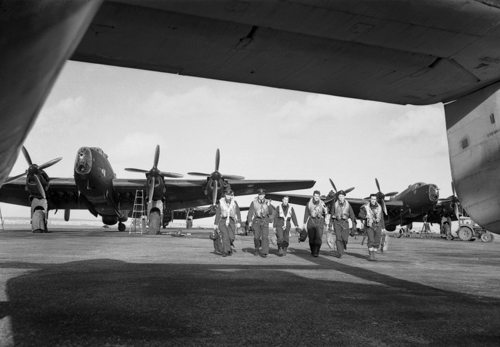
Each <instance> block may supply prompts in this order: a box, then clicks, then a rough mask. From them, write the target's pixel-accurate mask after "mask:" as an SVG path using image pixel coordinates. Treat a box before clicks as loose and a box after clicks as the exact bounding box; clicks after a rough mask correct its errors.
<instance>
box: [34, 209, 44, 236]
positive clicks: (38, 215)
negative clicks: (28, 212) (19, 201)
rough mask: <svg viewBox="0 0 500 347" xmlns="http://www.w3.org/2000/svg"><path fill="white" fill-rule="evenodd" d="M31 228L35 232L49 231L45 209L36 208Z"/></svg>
mask: <svg viewBox="0 0 500 347" xmlns="http://www.w3.org/2000/svg"><path fill="white" fill-rule="evenodd" d="M31 229H32V230H33V232H34V233H44V232H47V225H46V224H45V211H44V210H35V212H33V217H32V218H31Z"/></svg>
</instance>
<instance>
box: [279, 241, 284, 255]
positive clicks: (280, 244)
mask: <svg viewBox="0 0 500 347" xmlns="http://www.w3.org/2000/svg"><path fill="white" fill-rule="evenodd" d="M283 248H284V247H283V243H282V242H278V255H279V256H280V257H281V256H283Z"/></svg>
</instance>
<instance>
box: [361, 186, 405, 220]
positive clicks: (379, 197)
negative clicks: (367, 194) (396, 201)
mask: <svg viewBox="0 0 500 347" xmlns="http://www.w3.org/2000/svg"><path fill="white" fill-rule="evenodd" d="M375 183H376V184H377V189H378V193H377V200H378V201H380V204H381V205H382V209H383V210H384V213H385V215H386V216H387V206H386V205H385V200H384V199H385V197H386V196H394V195H396V194H398V192H390V193H387V194H384V193H382V191H381V190H380V184H379V183H378V179H376V178H375ZM367 199H369V198H367Z"/></svg>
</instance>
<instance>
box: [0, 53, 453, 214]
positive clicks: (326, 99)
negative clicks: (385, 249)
mask: <svg viewBox="0 0 500 347" xmlns="http://www.w3.org/2000/svg"><path fill="white" fill-rule="evenodd" d="M157 144H159V145H160V147H161V153H160V160H159V168H160V170H163V171H171V172H178V173H182V174H186V173H187V172H189V171H201V172H212V171H213V170H214V166H215V152H216V149H217V148H219V149H220V151H221V162H220V168H219V169H220V170H219V171H220V172H222V173H226V174H235V175H241V176H245V178H247V179H273V180H280V179H287V180H288V179H313V180H316V181H317V183H316V185H315V187H314V188H313V189H310V190H306V191H301V192H299V193H306V194H309V193H312V191H313V190H314V189H319V190H320V191H321V193H324V194H326V193H328V191H329V190H330V189H331V186H330V183H329V181H328V179H329V178H331V179H332V180H333V181H334V182H335V184H336V186H337V188H338V189H345V188H348V187H355V188H356V189H355V190H354V191H353V192H351V193H350V194H349V195H348V197H359V198H363V197H366V196H368V195H369V194H370V193H372V192H375V191H376V185H375V178H378V180H379V182H380V185H381V188H382V191H385V192H389V191H402V190H404V189H405V188H406V187H407V186H408V185H409V184H412V183H415V182H427V183H435V184H437V185H438V187H439V188H441V191H440V196H441V197H446V196H449V195H451V183H450V182H451V172H450V164H449V159H448V144H447V141H446V127H445V119H444V110H443V106H442V104H437V105H432V106H425V107H423V106H398V105H391V104H384V103H377V102H371V101H362V100H356V99H347V98H339V97H333V96H326V95H319V94H310V93H303V92H295V91H289V90H281V89H273V88H267V87H260V86H254V85H245V84H237V83H229V82H221V81H214V80H207V79H200V78H192V77H184V76H177V75H172V74H165V73H158V72H150V71H143V70H134V69H125V68H117V67H111V66H104V65H94V64H86V63H79V62H72V61H69V62H67V64H66V65H65V67H64V69H63V71H62V73H61V75H60V76H59V78H58V80H57V82H56V84H55V86H54V88H53V90H52V92H51V93H50V95H49V98H48V99H47V101H46V102H45V105H44V107H43V109H42V111H41V113H40V115H39V117H38V119H37V121H36V123H35V126H34V127H33V129H32V130H31V132H30V134H29V135H28V138H27V140H26V142H25V146H26V148H27V149H28V151H29V153H30V155H31V158H32V160H33V161H34V162H35V163H37V164H42V163H45V162H47V161H49V160H51V159H53V158H56V157H63V160H62V161H61V162H59V163H58V164H56V165H54V166H52V167H50V168H49V169H47V170H46V171H47V173H48V175H49V176H51V177H73V163H74V160H75V157H76V152H77V150H78V148H80V147H82V146H93V147H101V148H102V149H103V150H104V152H106V153H107V154H108V156H109V160H110V162H111V164H112V166H113V168H114V170H115V172H116V174H117V176H118V177H120V178H121V177H130V178H141V177H144V175H142V174H134V173H129V172H126V171H124V170H123V169H124V168H125V167H136V168H142V169H147V170H149V169H150V168H151V167H152V165H153V157H154V151H155V147H156V145H157ZM26 168H27V163H26V161H25V159H24V157H23V155H22V154H20V157H19V158H18V160H17V162H16V164H15V166H14V168H13V170H12V172H11V176H12V175H16V174H19V173H22V172H23V171H25V170H26ZM188 177H191V176H188ZM191 178H192V177H191ZM252 198H253V196H252V197H246V198H243V197H240V198H238V199H237V200H238V201H239V202H240V205H243V206H245V205H248V204H249V202H250V201H251V199H252ZM1 208H2V213H3V215H4V217H12V216H25V217H28V216H29V209H28V208H22V207H15V206H13V205H7V204H3V203H2V204H1ZM72 216H75V218H94V217H93V216H92V215H91V214H90V213H89V212H84V213H73V212H72ZM59 217H62V213H61V215H60V216H59ZM301 217H302V216H301ZM301 217H300V218H301Z"/></svg>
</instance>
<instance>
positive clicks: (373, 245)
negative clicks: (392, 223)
mask: <svg viewBox="0 0 500 347" xmlns="http://www.w3.org/2000/svg"><path fill="white" fill-rule="evenodd" d="M359 217H360V218H361V219H364V220H365V223H366V228H365V229H366V234H367V235H368V252H369V254H370V256H369V258H368V260H370V261H377V258H376V256H375V254H376V253H377V250H378V248H379V246H380V238H381V237H382V228H383V227H384V217H383V215H382V206H380V204H379V203H378V202H377V194H371V195H370V202H368V203H366V204H364V205H363V206H362V207H361V209H360V212H359Z"/></svg>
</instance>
